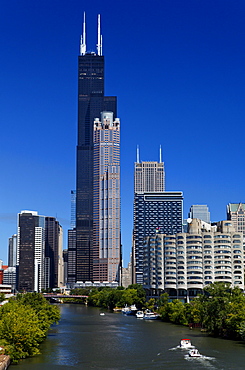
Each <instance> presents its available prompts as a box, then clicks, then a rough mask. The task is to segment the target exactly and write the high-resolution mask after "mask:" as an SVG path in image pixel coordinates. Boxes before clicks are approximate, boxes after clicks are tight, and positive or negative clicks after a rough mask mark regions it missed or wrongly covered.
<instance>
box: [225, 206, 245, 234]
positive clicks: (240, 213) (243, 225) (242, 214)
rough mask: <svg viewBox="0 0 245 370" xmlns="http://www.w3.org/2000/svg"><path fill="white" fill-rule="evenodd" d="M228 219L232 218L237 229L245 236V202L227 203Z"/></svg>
mask: <svg viewBox="0 0 245 370" xmlns="http://www.w3.org/2000/svg"><path fill="white" fill-rule="evenodd" d="M227 220H231V221H232V223H233V225H234V227H235V230H236V231H239V232H242V233H243V236H245V204H244V203H229V204H228V205H227Z"/></svg>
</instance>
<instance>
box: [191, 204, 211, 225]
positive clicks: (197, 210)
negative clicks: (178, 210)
mask: <svg viewBox="0 0 245 370" xmlns="http://www.w3.org/2000/svg"><path fill="white" fill-rule="evenodd" d="M188 217H189V218H191V219H192V218H198V219H199V220H202V221H204V222H207V223H210V212H209V210H208V206H207V205H206V204H194V205H192V206H191V208H190V212H189V215H188Z"/></svg>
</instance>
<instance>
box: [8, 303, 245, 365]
mask: <svg viewBox="0 0 245 370" xmlns="http://www.w3.org/2000/svg"><path fill="white" fill-rule="evenodd" d="M60 309H61V320H60V323H59V325H57V326H54V327H53V328H52V329H51V330H50V333H49V335H48V337H47V340H46V341H45V343H44V344H43V345H42V347H41V351H42V354H41V355H39V356H36V357H33V358H29V359H26V360H23V361H22V362H21V363H20V364H19V365H17V366H14V365H12V366H10V368H9V369H10V370H14V369H15V370H43V369H45V370H65V369H71V370H75V369H108V370H116V369H120V370H131V369H132V370H133V369H135V370H138V369H142V370H143V369H145V370H147V369H171V370H175V369H178V370H179V369H189V370H191V369H206V368H207V369H224V370H229V369H232V370H234V369H244V368H245V344H244V343H241V342H234V341H230V340H223V339H217V338H211V337H208V336H207V335H206V334H203V333H201V332H200V331H199V330H198V329H195V330H189V329H188V328H186V327H182V326H177V325H173V324H169V323H163V322H161V321H144V320H142V319H137V318H136V317H133V316H124V315H122V314H121V313H110V312H107V311H104V312H105V315H104V316H101V315H100V312H101V311H100V310H99V309H97V308H91V307H85V306H82V305H76V304H64V305H60ZM181 338H190V339H191V341H192V343H193V344H194V345H195V346H196V347H197V348H198V350H199V352H200V353H201V354H202V355H203V357H202V358H201V359H194V358H192V359H190V358H189V357H188V356H187V351H186V350H181V349H180V348H177V346H178V344H179V341H180V339H181Z"/></svg>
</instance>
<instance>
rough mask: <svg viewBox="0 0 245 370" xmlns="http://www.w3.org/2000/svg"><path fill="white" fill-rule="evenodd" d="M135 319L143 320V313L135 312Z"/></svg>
mask: <svg viewBox="0 0 245 370" xmlns="http://www.w3.org/2000/svg"><path fill="white" fill-rule="evenodd" d="M136 317H137V319H143V318H144V312H143V311H137V312H136Z"/></svg>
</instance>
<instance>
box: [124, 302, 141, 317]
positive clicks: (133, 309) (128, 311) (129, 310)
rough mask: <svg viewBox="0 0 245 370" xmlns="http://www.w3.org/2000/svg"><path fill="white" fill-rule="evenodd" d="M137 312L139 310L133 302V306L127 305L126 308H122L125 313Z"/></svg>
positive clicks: (132, 313)
mask: <svg viewBox="0 0 245 370" xmlns="http://www.w3.org/2000/svg"><path fill="white" fill-rule="evenodd" d="M136 312H137V308H136V306H135V304H132V305H131V306H129V307H128V306H125V307H124V308H122V313H123V314H124V315H127V316H129V315H136Z"/></svg>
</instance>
